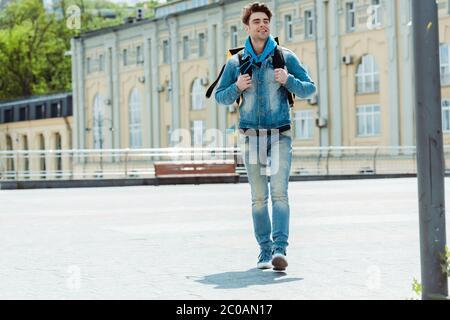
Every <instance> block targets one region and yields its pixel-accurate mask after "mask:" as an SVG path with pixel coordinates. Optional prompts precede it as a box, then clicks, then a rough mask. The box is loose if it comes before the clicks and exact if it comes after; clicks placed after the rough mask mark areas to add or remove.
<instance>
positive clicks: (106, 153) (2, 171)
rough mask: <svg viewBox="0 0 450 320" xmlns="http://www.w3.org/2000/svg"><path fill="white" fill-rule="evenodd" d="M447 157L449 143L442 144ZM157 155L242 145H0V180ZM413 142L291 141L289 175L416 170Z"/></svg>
mask: <svg viewBox="0 0 450 320" xmlns="http://www.w3.org/2000/svg"><path fill="white" fill-rule="evenodd" d="M444 153H445V160H446V162H448V161H450V146H446V147H444ZM156 161H174V162H180V161H182V162H201V163H204V162H234V163H236V171H237V172H238V173H240V174H245V173H246V170H245V166H244V163H243V160H242V154H241V150H240V148H237V147H231V148H153V149H103V150H94V149H83V150H16V151H0V180H30V179H31V180H53V179H60V180H64V179H66V180H74V179H118V178H152V177H154V174H155V170H154V163H155V162H156ZM415 173H416V148H415V147H414V146H413V147H384V146H378V147H294V148H293V154H292V165H291V175H360V174H371V175H375V174H415Z"/></svg>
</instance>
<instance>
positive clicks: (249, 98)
mask: <svg viewBox="0 0 450 320" xmlns="http://www.w3.org/2000/svg"><path fill="white" fill-rule="evenodd" d="M282 52H283V56H284V60H285V62H286V68H287V70H288V74H289V75H288V79H287V82H286V83H285V84H284V85H281V84H280V83H279V82H277V81H275V73H274V69H273V65H272V58H273V55H274V53H272V55H270V56H269V57H268V58H267V59H266V60H265V61H264V62H263V63H262V64H261V67H257V66H252V68H253V75H252V85H251V87H250V88H248V89H247V90H245V91H244V92H240V91H239V89H238V87H237V85H236V82H237V78H238V76H239V73H240V71H239V58H238V55H237V54H235V55H234V56H233V57H232V58H230V59H229V60H228V61H227V64H226V66H225V70H224V73H223V75H222V78H221V80H220V83H219V86H218V87H217V89H216V93H215V98H216V101H217V102H218V103H219V104H223V105H231V104H233V103H234V102H235V101H236V99H237V98H238V97H239V96H240V95H241V94H242V96H243V98H242V104H241V106H240V108H239V128H252V129H273V128H279V127H281V126H285V125H288V124H290V123H291V119H290V112H289V111H290V110H289V109H290V107H289V103H288V98H287V93H288V91H289V92H292V93H294V94H295V95H296V96H298V97H300V98H306V97H308V96H310V95H312V94H313V93H315V92H316V85H315V84H314V82H313V81H312V80H311V78H310V76H309V75H308V72H307V71H306V69H305V68H304V67H303V66H302V64H301V63H300V61H299V60H298V58H297V57H296V55H295V54H294V53H293V52H292V51H291V50H289V49H286V48H282ZM247 55H248V53H247V52H246V50H245V49H244V52H243V56H242V59H245V58H246V56H247Z"/></svg>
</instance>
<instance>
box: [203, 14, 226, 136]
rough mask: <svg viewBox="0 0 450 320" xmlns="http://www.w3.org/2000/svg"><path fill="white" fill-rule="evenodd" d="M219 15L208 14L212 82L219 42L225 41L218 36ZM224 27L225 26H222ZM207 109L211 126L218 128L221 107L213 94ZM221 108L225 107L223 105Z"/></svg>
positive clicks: (215, 73) (210, 75) (215, 74)
mask: <svg viewBox="0 0 450 320" xmlns="http://www.w3.org/2000/svg"><path fill="white" fill-rule="evenodd" d="M218 19H219V16H218V15H217V14H209V15H208V18H207V20H208V34H207V36H206V41H207V43H208V57H209V59H208V70H209V82H210V83H212V82H213V81H214V80H215V79H216V76H217V75H218V71H217V69H218V65H219V64H218V61H217V59H218V54H219V53H218V48H217V43H218V41H219V42H224V41H221V40H222V35H221V36H220V39H219V36H218V32H217V29H218V26H217V23H218V22H219V21H220V20H218ZM222 28H223V26H222ZM206 106H207V109H208V110H209V125H208V126H209V127H210V128H217V109H218V108H220V107H219V105H218V104H217V103H216V100H215V99H214V95H213V96H211V99H207V101H206ZM221 108H224V107H223V106H222V107H221Z"/></svg>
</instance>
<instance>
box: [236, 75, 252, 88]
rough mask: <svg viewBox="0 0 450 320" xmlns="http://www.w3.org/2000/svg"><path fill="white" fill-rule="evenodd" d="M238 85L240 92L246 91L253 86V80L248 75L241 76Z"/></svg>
mask: <svg viewBox="0 0 450 320" xmlns="http://www.w3.org/2000/svg"><path fill="white" fill-rule="evenodd" d="M236 85H237V87H238V89H239V91H241V92H242V91H245V90H247V89H248V88H250V87H251V86H252V78H251V77H250V76H249V75H248V74H241V75H240V76H239V77H238V80H237V82H236Z"/></svg>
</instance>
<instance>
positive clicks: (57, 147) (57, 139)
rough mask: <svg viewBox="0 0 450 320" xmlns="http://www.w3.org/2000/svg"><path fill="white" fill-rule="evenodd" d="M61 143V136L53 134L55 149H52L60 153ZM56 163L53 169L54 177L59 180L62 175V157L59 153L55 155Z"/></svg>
mask: <svg viewBox="0 0 450 320" xmlns="http://www.w3.org/2000/svg"><path fill="white" fill-rule="evenodd" d="M61 146H62V141H61V134H59V133H55V147H54V149H55V150H56V151H58V152H59V151H60V150H61V149H62V148H61ZM55 156H56V159H55V160H56V163H55V169H56V177H57V178H61V175H62V156H61V153H56V154H55Z"/></svg>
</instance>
